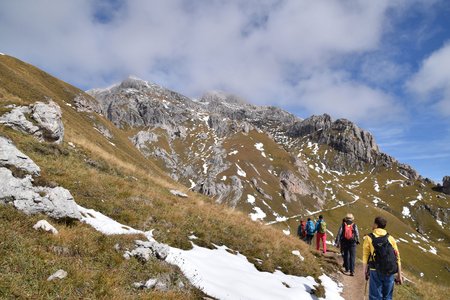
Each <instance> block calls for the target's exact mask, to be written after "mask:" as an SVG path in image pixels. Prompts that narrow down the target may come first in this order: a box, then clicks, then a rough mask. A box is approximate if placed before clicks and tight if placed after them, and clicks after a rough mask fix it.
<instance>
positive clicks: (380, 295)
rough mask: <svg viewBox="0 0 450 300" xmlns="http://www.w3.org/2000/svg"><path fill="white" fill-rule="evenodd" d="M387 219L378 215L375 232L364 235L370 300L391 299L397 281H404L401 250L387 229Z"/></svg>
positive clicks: (364, 260)
mask: <svg viewBox="0 0 450 300" xmlns="http://www.w3.org/2000/svg"><path fill="white" fill-rule="evenodd" d="M386 224H387V221H386V219H385V218H383V217H376V218H375V221H374V224H373V226H372V229H373V232H372V233H370V234H368V235H366V236H365V237H364V244H363V268H364V269H363V270H364V272H363V274H365V277H366V280H368V279H369V278H370V284H369V300H391V299H392V294H393V292H394V276H395V273H397V276H396V279H395V282H396V283H398V284H402V283H403V279H402V276H401V262H400V252H399V251H398V247H397V243H396V242H395V239H394V238H393V237H392V236H391V235H389V234H388V233H387V231H386V230H385V228H386Z"/></svg>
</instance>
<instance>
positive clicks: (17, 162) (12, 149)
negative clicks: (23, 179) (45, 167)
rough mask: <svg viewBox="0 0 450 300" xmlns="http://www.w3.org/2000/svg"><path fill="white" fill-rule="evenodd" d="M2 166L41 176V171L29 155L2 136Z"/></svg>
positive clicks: (0, 147)
mask: <svg viewBox="0 0 450 300" xmlns="http://www.w3.org/2000/svg"><path fill="white" fill-rule="evenodd" d="M0 166H1V167H14V168H16V169H19V170H21V171H23V172H25V173H27V174H31V175H33V176H39V175H40V173H41V169H40V168H39V166H38V165H36V164H35V163H34V161H32V160H31V159H30V158H29V157H28V156H27V155H25V154H23V153H22V152H21V151H19V150H18V149H17V148H16V146H14V144H13V143H12V142H11V141H10V140H8V139H7V138H4V137H2V136H0Z"/></svg>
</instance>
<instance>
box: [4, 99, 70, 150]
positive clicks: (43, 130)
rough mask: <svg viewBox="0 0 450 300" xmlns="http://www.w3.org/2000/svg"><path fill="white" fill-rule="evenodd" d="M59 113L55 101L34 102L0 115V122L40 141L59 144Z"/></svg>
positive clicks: (61, 131)
mask: <svg viewBox="0 0 450 300" xmlns="http://www.w3.org/2000/svg"><path fill="white" fill-rule="evenodd" d="M61 115H62V113H61V108H60V107H59V106H58V104H56V103H55V102H53V101H51V100H50V101H49V103H43V102H36V103H35V104H33V105H31V106H29V107H26V106H19V107H16V108H14V109H13V110H11V111H10V112H8V113H6V114H5V115H3V116H0V124H4V125H6V126H9V127H11V128H13V129H15V130H18V131H21V132H24V133H28V134H31V135H33V136H35V137H36V138H37V139H38V140H40V141H44V140H45V141H48V142H53V143H57V144H60V143H62V141H63V138H64V125H63V123H62V119H61ZM27 117H28V118H27ZM30 120H32V121H34V122H32V121H30Z"/></svg>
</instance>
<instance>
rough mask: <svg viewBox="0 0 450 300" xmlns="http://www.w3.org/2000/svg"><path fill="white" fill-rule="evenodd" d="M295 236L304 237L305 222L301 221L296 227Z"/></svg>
mask: <svg viewBox="0 0 450 300" xmlns="http://www.w3.org/2000/svg"><path fill="white" fill-rule="evenodd" d="M297 235H298V236H299V237H300V238H304V237H305V236H306V223H305V221H301V222H300V225H298V228H297Z"/></svg>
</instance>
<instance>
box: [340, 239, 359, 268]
mask: <svg viewBox="0 0 450 300" xmlns="http://www.w3.org/2000/svg"><path fill="white" fill-rule="evenodd" d="M342 249H343V250H344V268H345V270H346V271H350V273H355V259H356V243H353V242H350V243H345V242H342Z"/></svg>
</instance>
